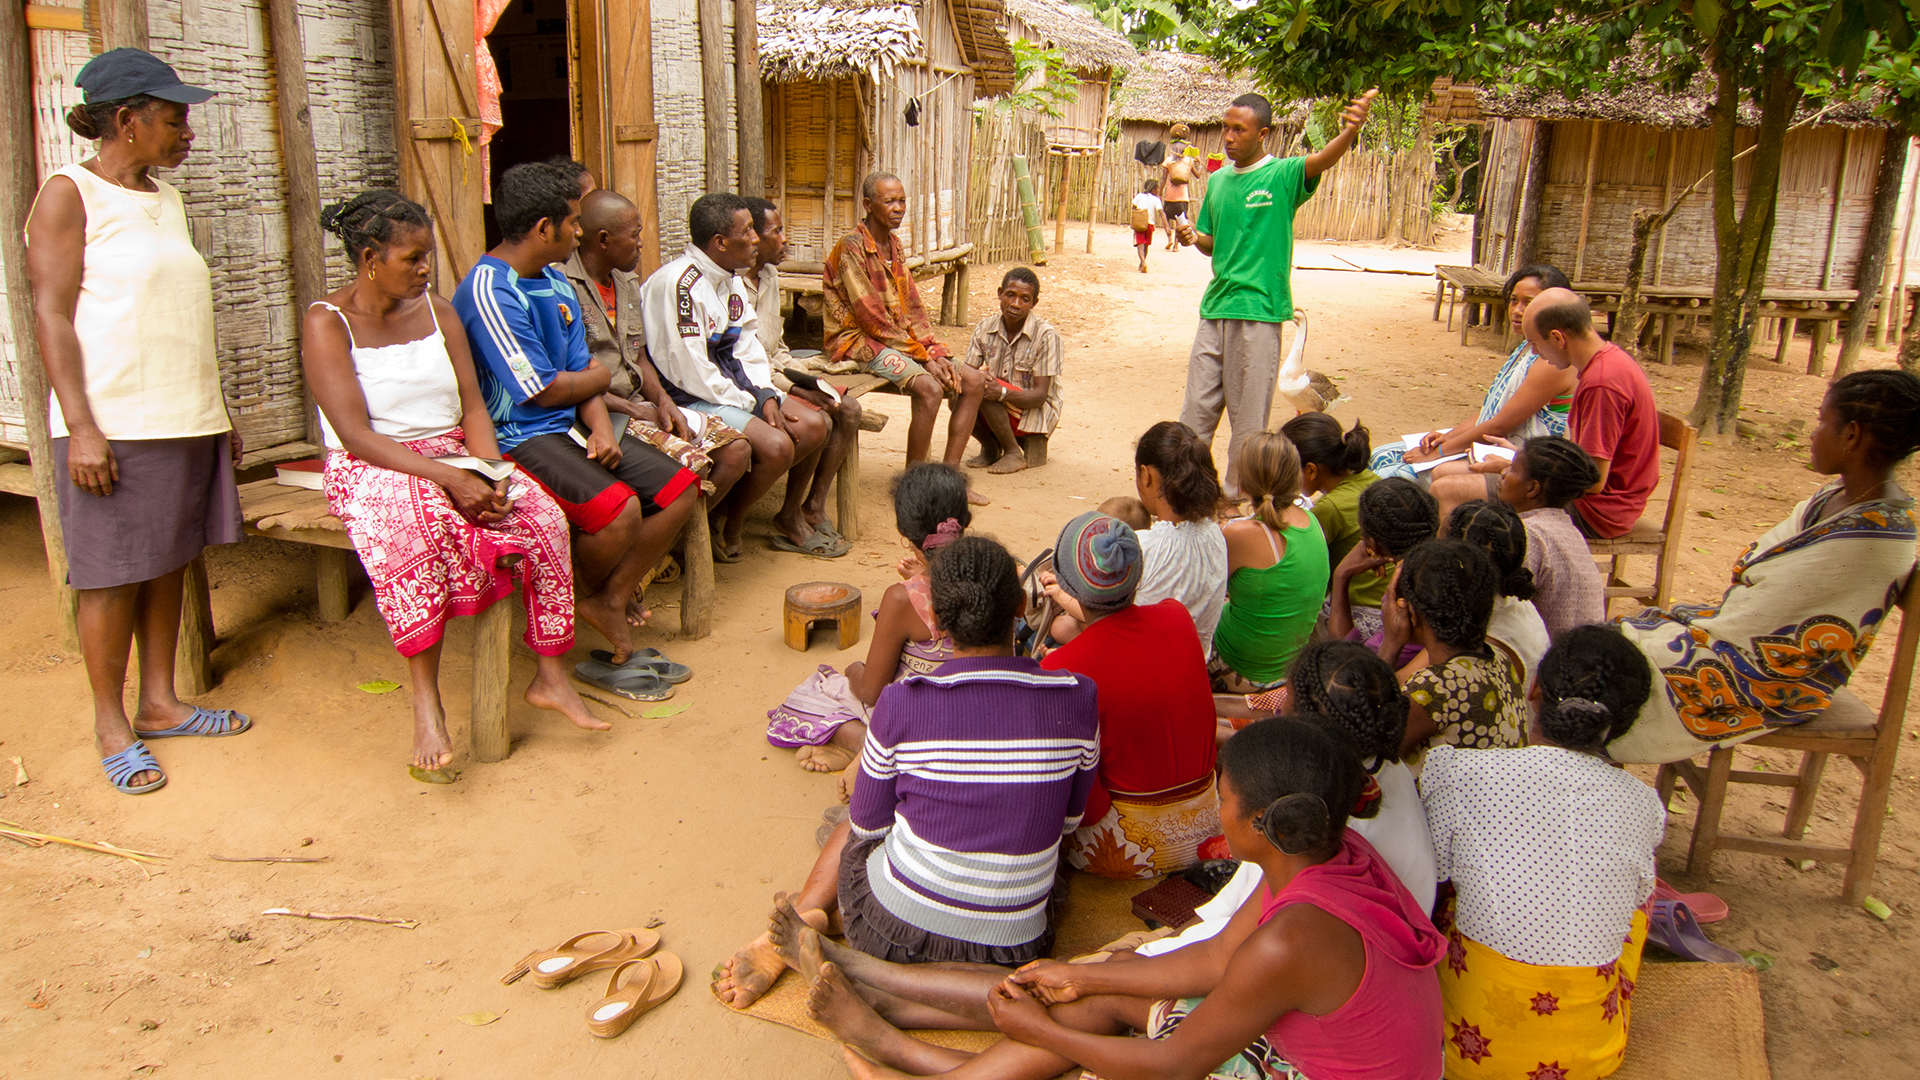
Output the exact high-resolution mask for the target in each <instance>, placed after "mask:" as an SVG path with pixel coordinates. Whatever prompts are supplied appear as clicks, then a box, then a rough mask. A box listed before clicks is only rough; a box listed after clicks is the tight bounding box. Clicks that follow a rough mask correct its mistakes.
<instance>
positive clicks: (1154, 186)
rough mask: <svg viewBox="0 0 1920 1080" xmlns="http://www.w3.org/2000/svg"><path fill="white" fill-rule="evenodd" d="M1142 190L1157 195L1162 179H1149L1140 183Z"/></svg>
mask: <svg viewBox="0 0 1920 1080" xmlns="http://www.w3.org/2000/svg"><path fill="white" fill-rule="evenodd" d="M1140 190H1141V191H1144V192H1146V193H1147V194H1149V195H1157V194H1159V193H1160V181H1158V180H1149V181H1147V182H1146V183H1144V184H1141V185H1140Z"/></svg>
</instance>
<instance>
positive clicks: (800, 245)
mask: <svg viewBox="0 0 1920 1080" xmlns="http://www.w3.org/2000/svg"><path fill="white" fill-rule="evenodd" d="M829 95H831V96H832V98H833V113H834V125H833V127H834V170H833V190H834V196H835V197H834V200H833V217H832V222H831V226H830V225H829V222H828V217H827V207H826V202H825V199H826V180H827V111H828V110H827V102H828V97H829ZM768 102H769V105H768V111H769V113H770V114H771V115H772V116H773V117H774V118H775V122H776V123H777V124H778V125H779V128H778V134H777V136H776V138H777V140H778V144H779V145H778V148H777V151H776V153H775V154H774V155H772V156H773V157H774V159H775V161H776V163H777V166H778V167H777V168H776V178H775V181H774V188H775V190H776V191H777V192H778V195H777V197H778V198H779V200H780V216H781V220H782V221H783V222H784V223H785V225H786V228H787V242H788V243H789V244H790V245H792V250H791V251H790V252H789V254H788V256H787V257H788V258H790V259H793V260H795V261H798V262H821V261H823V260H825V259H826V257H827V251H828V250H829V249H830V248H832V247H833V245H834V243H835V242H836V241H838V240H839V239H840V237H841V236H843V235H845V234H846V233H847V232H848V231H849V230H850V229H852V228H853V224H854V222H856V221H858V220H859V219H860V215H861V210H860V199H859V195H860V181H861V180H862V179H863V174H862V172H861V160H862V158H861V150H862V147H863V145H864V140H863V139H862V132H861V126H860V115H861V105H860V87H859V86H858V85H856V83H855V82H854V80H852V79H842V80H840V81H839V82H832V83H825V82H790V83H778V84H775V85H774V86H773V87H772V93H771V94H770V95H769V97H768Z"/></svg>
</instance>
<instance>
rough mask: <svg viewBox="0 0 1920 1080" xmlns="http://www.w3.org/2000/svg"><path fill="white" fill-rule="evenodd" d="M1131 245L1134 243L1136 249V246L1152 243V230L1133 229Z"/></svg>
mask: <svg viewBox="0 0 1920 1080" xmlns="http://www.w3.org/2000/svg"><path fill="white" fill-rule="evenodd" d="M1133 243H1134V246H1135V247H1138V246H1140V245H1141V244H1151V243H1153V230H1152V229H1145V230H1142V229H1135V230H1133Z"/></svg>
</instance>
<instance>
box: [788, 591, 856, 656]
mask: <svg viewBox="0 0 1920 1080" xmlns="http://www.w3.org/2000/svg"><path fill="white" fill-rule="evenodd" d="M818 622H831V623H835V624H837V625H838V626H839V628H840V647H841V648H842V649H851V648H853V647H854V646H855V645H858V644H860V590H859V589H856V588H854V587H853V586H851V585H843V584H841V583H840V582H837V581H808V582H804V583H802V584H799V585H795V586H793V587H792V588H790V589H788V590H787V602H786V626H787V645H788V647H789V648H793V649H798V650H799V651H801V652H806V651H807V630H808V629H809V628H811V627H812V626H813V624H814V623H818Z"/></svg>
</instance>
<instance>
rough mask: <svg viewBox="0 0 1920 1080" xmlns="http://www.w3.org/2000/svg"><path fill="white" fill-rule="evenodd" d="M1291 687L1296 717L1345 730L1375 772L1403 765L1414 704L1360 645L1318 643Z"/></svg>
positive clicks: (1291, 675)
mask: <svg viewBox="0 0 1920 1080" xmlns="http://www.w3.org/2000/svg"><path fill="white" fill-rule="evenodd" d="M1287 685H1288V686H1290V687H1292V688H1293V706H1292V710H1293V712H1295V713H1318V714H1320V715H1322V716H1325V717H1327V718H1328V719H1330V720H1332V721H1334V722H1335V723H1337V724H1339V725H1340V726H1341V727H1343V728H1345V729H1346V731H1347V734H1349V735H1351V736H1353V738H1354V741H1355V742H1356V743H1357V744H1359V747H1360V752H1361V753H1362V754H1364V755H1366V756H1368V757H1371V758H1373V759H1374V766H1373V767H1374V769H1378V768H1379V767H1380V764H1381V763H1382V762H1387V761H1398V760H1400V743H1401V741H1402V740H1403V739H1404V738H1405V737H1406V734H1407V709H1408V707H1409V705H1411V701H1410V699H1409V698H1408V697H1407V695H1406V692H1405V691H1403V690H1401V689H1400V681H1399V680H1398V679H1396V678H1394V674H1393V666H1392V665H1391V664H1388V663H1387V662H1386V661H1385V660H1382V659H1380V657H1379V656H1377V655H1375V653H1374V651H1373V650H1372V649H1369V648H1367V647H1366V646H1365V645H1362V644H1360V643H1359V642H1357V641H1321V642H1315V643H1314V644H1312V645H1308V646H1307V647H1306V648H1304V649H1301V650H1300V654H1299V655H1298V656H1296V657H1294V659H1293V668H1292V670H1291V671H1289V672H1288V673H1287ZM1369 771H1371V770H1369Z"/></svg>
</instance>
